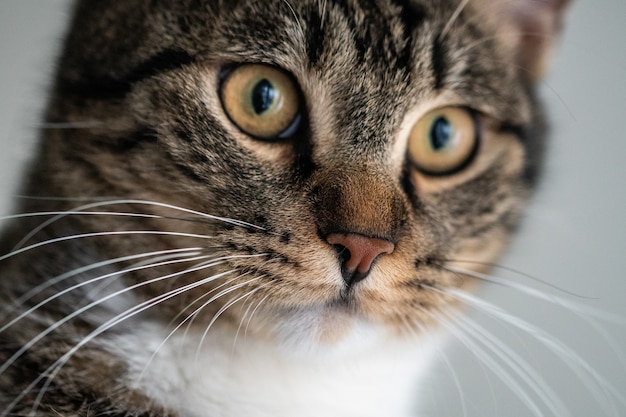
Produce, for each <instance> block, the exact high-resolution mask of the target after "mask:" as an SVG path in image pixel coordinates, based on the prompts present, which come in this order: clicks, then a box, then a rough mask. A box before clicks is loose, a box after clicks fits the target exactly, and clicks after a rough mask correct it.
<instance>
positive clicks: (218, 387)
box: [0, 0, 565, 417]
mask: <svg viewBox="0 0 626 417" xmlns="http://www.w3.org/2000/svg"><path fill="white" fill-rule="evenodd" d="M564 6H565V2H563V1H556V0H553V1H546V2H534V1H531V2H524V3H520V2H506V1H502V2H493V1H487V0H482V1H481V0H473V1H469V2H468V1H452V0H444V1H439V2H428V1H400V0H386V1H383V0H381V1H339V0H332V1H331V0H329V1H295V0H292V1H273V2H264V3H263V4H260V3H259V2H252V1H229V2H225V1H201V0H185V1H179V2H173V1H165V0H160V1H148V0H130V1H125V2H111V1H109V2H99V3H95V2H88V1H85V0H83V1H79V2H77V4H76V10H75V17H74V20H73V23H72V26H71V29H70V32H69V35H68V38H67V41H66V44H65V49H64V53H63V55H62V58H61V61H60V63H59V72H58V75H57V78H56V82H55V87H54V89H53V91H52V94H51V98H50V103H49V107H48V112H47V114H46V124H47V125H48V126H50V127H51V128H50V129H47V130H46V131H45V132H44V133H43V135H44V136H43V139H42V141H41V143H40V149H39V152H38V156H37V159H36V160H35V162H34V163H33V164H32V168H31V172H30V174H29V176H28V179H27V183H26V184H25V187H24V189H25V194H27V195H29V196H39V197H40V198H32V199H28V200H26V201H25V202H24V203H23V205H22V207H20V212H22V213H34V214H33V215H32V216H25V217H21V218H18V219H16V220H15V221H14V222H13V224H12V225H11V226H10V227H9V228H8V229H7V230H6V231H5V233H4V237H3V239H2V248H3V251H2V253H6V254H7V255H4V256H2V258H0V259H1V265H0V268H1V272H0V273H1V281H0V285H1V288H2V291H0V300H1V303H2V305H3V307H4V311H3V319H2V322H0V326H1V327H0V349H1V351H0V364H1V365H0V408H1V409H2V410H3V411H2V415H28V414H33V415H38V416H39V415H40V416H58V415H64V416H74V415H76V416H92V415H93V416H96V415H113V416H126V415H128V416H157V415H158V416H180V417H196V416H217V417H219V416H242V415H248V416H262V415H273V416H286V415H298V416H308V415H311V416H313V415H316V416H317V415H328V416H398V417H401V416H409V415H414V412H413V411H412V410H413V409H414V408H415V407H416V405H417V403H419V393H420V389H419V387H420V383H421V385H424V384H426V382H425V375H426V373H427V371H428V367H429V364H430V363H431V362H432V357H433V354H434V353H435V352H436V350H437V348H438V346H439V345H440V344H441V343H442V342H443V339H445V332H446V328H447V327H448V325H447V324H448V323H450V322H452V321H454V317H455V314H462V312H461V313H457V310H458V309H459V307H460V306H462V305H464V304H466V303H467V300H468V299H467V293H466V291H470V290H471V289H472V288H473V287H474V286H475V285H476V281H480V279H481V273H482V272H483V271H485V270H486V269H487V267H488V265H489V264H490V263H491V262H493V261H494V260H495V259H497V256H498V255H499V254H500V253H501V251H502V250H503V249H504V247H505V245H506V242H507V240H508V239H509V238H510V237H511V235H512V234H513V233H514V231H515V227H516V225H517V223H518V220H519V218H520V215H521V211H522V209H523V206H524V205H525V203H526V201H527V200H528V199H529V197H530V196H531V194H532V191H533V189H534V188H535V186H536V184H537V181H538V179H539V178H540V171H541V159H542V150H543V146H544V143H545V134H544V131H545V128H544V120H543V112H542V109H541V105H540V103H539V102H538V100H537V98H536V85H537V83H538V80H539V79H540V78H541V76H542V74H543V72H544V69H545V66H546V62H547V57H548V55H549V51H550V49H551V45H552V43H553V39H554V38H555V36H556V34H557V32H558V28H559V25H560V16H561V13H562V10H563V8H564ZM55 125H58V126H60V125H70V126H72V125H73V126H75V127H76V128H75V129H54V126H55ZM44 197H49V198H44ZM460 261H465V262H460Z"/></svg>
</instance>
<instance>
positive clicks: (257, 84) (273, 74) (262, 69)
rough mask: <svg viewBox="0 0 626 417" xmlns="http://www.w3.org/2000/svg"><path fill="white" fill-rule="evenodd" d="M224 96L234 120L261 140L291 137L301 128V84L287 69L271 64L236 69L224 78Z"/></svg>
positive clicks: (221, 91)
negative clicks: (299, 87) (299, 84)
mask: <svg viewBox="0 0 626 417" xmlns="http://www.w3.org/2000/svg"><path fill="white" fill-rule="evenodd" d="M220 99H221V100H222V106H223V108H224V111H225V112H226V114H227V115H228V117H229V118H230V120H231V121H232V122H233V123H234V124H235V125H237V127H239V129H241V130H242V131H243V132H244V133H246V134H248V135H250V136H253V137H255V138H258V139H263V140H276V139H284V138H288V137H290V136H291V135H293V134H294V133H295V132H296V131H297V129H298V125H299V123H300V120H301V115H300V94H299V89H298V86H297V84H296V83H295V81H294V80H293V79H292V78H291V77H290V76H289V75H287V74H286V73H285V72H283V71H281V70H279V69H277V68H275V67H272V66H269V65H260V64H250V65H241V66H239V67H236V68H234V69H233V70H232V71H230V72H229V73H228V74H227V75H226V77H225V78H224V80H223V81H222V84H221V86H220Z"/></svg>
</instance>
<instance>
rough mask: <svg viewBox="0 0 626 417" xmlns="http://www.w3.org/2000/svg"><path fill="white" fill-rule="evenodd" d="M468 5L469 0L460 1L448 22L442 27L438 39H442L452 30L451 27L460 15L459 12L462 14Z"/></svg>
mask: <svg viewBox="0 0 626 417" xmlns="http://www.w3.org/2000/svg"><path fill="white" fill-rule="evenodd" d="M468 4H469V0H461V2H460V3H459V5H458V6H457V8H456V9H455V10H454V13H452V16H451V17H450V20H448V22H447V23H446V25H445V26H444V28H443V30H442V31H441V34H440V35H439V37H440V38H442V39H443V38H445V37H446V35H447V34H448V32H449V31H450V29H451V28H452V25H454V23H455V22H456V20H457V19H458V18H459V16H460V15H461V12H463V9H465V8H466V7H467V5H468Z"/></svg>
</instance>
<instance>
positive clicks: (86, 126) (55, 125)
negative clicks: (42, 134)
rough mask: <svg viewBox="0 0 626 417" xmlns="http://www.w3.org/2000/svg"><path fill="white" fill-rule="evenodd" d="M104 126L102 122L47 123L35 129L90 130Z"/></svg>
mask: <svg viewBox="0 0 626 417" xmlns="http://www.w3.org/2000/svg"><path fill="white" fill-rule="evenodd" d="M103 124H104V122H102V121H99V120H85V121H81V122H59V123H54V122H52V123H51V122H48V123H39V124H38V125H37V126H36V127H38V128H40V129H50V130H53V129H59V130H64V129H91V128H95V127H100V126H102V125H103Z"/></svg>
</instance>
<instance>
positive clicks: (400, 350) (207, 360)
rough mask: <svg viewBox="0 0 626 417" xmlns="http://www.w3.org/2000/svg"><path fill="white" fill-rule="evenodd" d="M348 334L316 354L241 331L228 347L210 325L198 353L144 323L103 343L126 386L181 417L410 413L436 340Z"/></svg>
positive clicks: (227, 339) (194, 339)
mask: <svg viewBox="0 0 626 417" xmlns="http://www.w3.org/2000/svg"><path fill="white" fill-rule="evenodd" d="M362 326H365V325H361V327H362ZM354 327H359V326H354ZM352 333H353V335H352V336H350V337H348V338H347V339H346V342H345V343H342V344H343V345H344V346H341V347H340V348H339V349H337V350H336V351H334V353H333V354H330V355H317V354H314V353H311V352H309V353H306V352H302V351H300V352H296V353H290V352H289V350H288V347H284V346H283V347H277V346H274V345H270V344H268V343H267V342H261V341H258V340H253V339H252V338H251V337H245V336H243V335H239V337H238V339H237V342H236V343H235V344H234V346H233V341H234V337H235V336H234V332H232V333H231V332H230V331H226V330H220V329H217V328H213V329H211V331H209V333H208V335H207V337H206V339H205V340H204V341H203V343H202V347H201V349H200V350H199V351H198V346H199V343H200V339H201V334H192V333H191V332H190V333H188V334H187V335H186V337H185V336H184V331H183V330H181V331H179V332H177V333H176V334H175V335H174V336H172V337H171V338H170V339H168V341H167V343H165V344H163V345H162V346H161V344H162V342H163V341H164V340H165V338H166V337H167V333H166V330H165V328H164V327H163V326H161V325H158V324H155V323H143V324H139V327H134V329H133V331H132V333H128V334H124V335H117V336H116V339H115V340H113V341H112V342H113V343H112V344H111V345H110V346H111V349H114V350H115V352H116V353H117V354H118V355H120V356H121V357H122V358H124V359H125V360H126V361H127V363H128V365H129V369H130V375H129V382H128V383H129V384H130V386H131V387H133V388H136V389H138V390H140V391H141V392H143V393H145V394H146V395H147V396H149V397H150V398H153V399H155V400H157V401H158V402H160V403H162V404H164V405H165V406H167V407H170V408H172V409H174V410H176V411H178V412H179V413H180V415H181V417H243V416H246V417H261V416H263V417H283V416H284V417H309V416H310V417H334V416H336V417H351V416H354V417H357V416H358V417H370V416H371V417H383V416H384V417H407V416H414V414H413V413H411V408H412V406H414V405H415V403H416V402H417V399H418V397H419V392H420V391H419V387H418V385H417V382H418V381H419V379H420V377H422V376H423V375H424V373H425V372H426V370H427V369H428V368H429V365H430V364H431V363H432V362H433V353H434V352H436V349H437V347H438V345H439V344H440V341H441V337H439V336H435V337H432V338H431V337H429V341H428V342H426V343H425V344H422V345H416V344H415V343H412V344H408V343H400V342H392V341H388V340H386V339H385V338H384V337H380V338H378V339H376V340H374V339H373V338H372V337H371V335H372V334H373V332H371V331H369V332H364V331H363V329H355V330H354V331H353V332H352ZM366 334H368V335H369V336H366V337H365V335H366ZM360 336H364V337H362V339H360ZM359 342H362V343H359ZM349 347H352V349H349ZM157 348H160V349H159V351H158V353H157V354H156V355H154V356H153V353H154V352H155V351H156V349H157ZM331 350H332V349H331ZM140 376H141V377H140Z"/></svg>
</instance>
